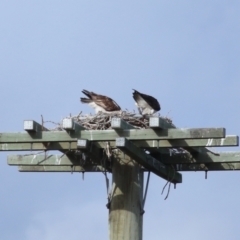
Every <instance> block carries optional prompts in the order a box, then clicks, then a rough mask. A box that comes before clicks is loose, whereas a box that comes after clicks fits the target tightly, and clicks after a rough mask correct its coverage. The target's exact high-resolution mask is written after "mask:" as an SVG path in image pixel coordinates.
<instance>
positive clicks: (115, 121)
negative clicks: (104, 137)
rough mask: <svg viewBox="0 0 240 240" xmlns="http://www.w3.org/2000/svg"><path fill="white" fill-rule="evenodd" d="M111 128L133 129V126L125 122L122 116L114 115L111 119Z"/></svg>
mask: <svg viewBox="0 0 240 240" xmlns="http://www.w3.org/2000/svg"><path fill="white" fill-rule="evenodd" d="M111 128H112V129H115V130H119V129H122V130H124V129H134V128H135V127H134V126H132V125H131V124H129V123H127V122H126V121H124V120H123V119H122V118H117V117H114V118H112V119H111Z"/></svg>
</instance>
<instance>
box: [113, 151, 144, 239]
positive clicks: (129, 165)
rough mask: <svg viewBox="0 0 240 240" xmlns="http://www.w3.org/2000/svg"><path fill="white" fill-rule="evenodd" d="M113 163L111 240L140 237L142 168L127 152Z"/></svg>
mask: <svg viewBox="0 0 240 240" xmlns="http://www.w3.org/2000/svg"><path fill="white" fill-rule="evenodd" d="M120 155H121V156H122V158H116V159H115V161H114V162H113V166H112V196H111V199H110V200H111V202H110V209H109V237H110V238H109V239H110V240H142V228H143V227H142V223H143V221H142V217H143V216H142V199H143V171H142V170H141V168H140V166H139V164H138V163H137V162H135V161H134V160H133V159H131V158H129V157H128V156H127V155H126V154H120Z"/></svg>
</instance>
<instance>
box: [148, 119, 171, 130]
mask: <svg viewBox="0 0 240 240" xmlns="http://www.w3.org/2000/svg"><path fill="white" fill-rule="evenodd" d="M149 127H150V128H153V129H168V128H175V127H174V125H173V124H172V123H169V122H167V121H166V119H164V118H161V117H150V118H149Z"/></svg>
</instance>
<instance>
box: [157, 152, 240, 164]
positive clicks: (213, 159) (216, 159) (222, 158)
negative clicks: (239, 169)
mask: <svg viewBox="0 0 240 240" xmlns="http://www.w3.org/2000/svg"><path fill="white" fill-rule="evenodd" d="M154 156H155V157H156V158H157V159H159V161H161V162H163V163H165V164H183V163H201V164H203V163H206V164H207V163H234V162H235V163H238V162H240V152H222V153H221V152H219V153H215V154H214V153H213V152H210V151H209V152H203V153H197V154H189V153H187V152H186V151H185V153H184V152H182V153H176V152H175V153H174V152H172V153H171V154H154Z"/></svg>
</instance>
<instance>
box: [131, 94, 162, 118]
mask: <svg viewBox="0 0 240 240" xmlns="http://www.w3.org/2000/svg"><path fill="white" fill-rule="evenodd" d="M133 90H134V92H133V98H134V100H135V101H136V106H137V108H138V110H139V112H140V114H142V115H145V114H153V113H155V112H157V111H160V109H161V107H160V104H159V102H158V100H157V99H156V98H154V97H152V96H149V95H147V94H143V93H140V92H138V91H136V90H135V89H133Z"/></svg>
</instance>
